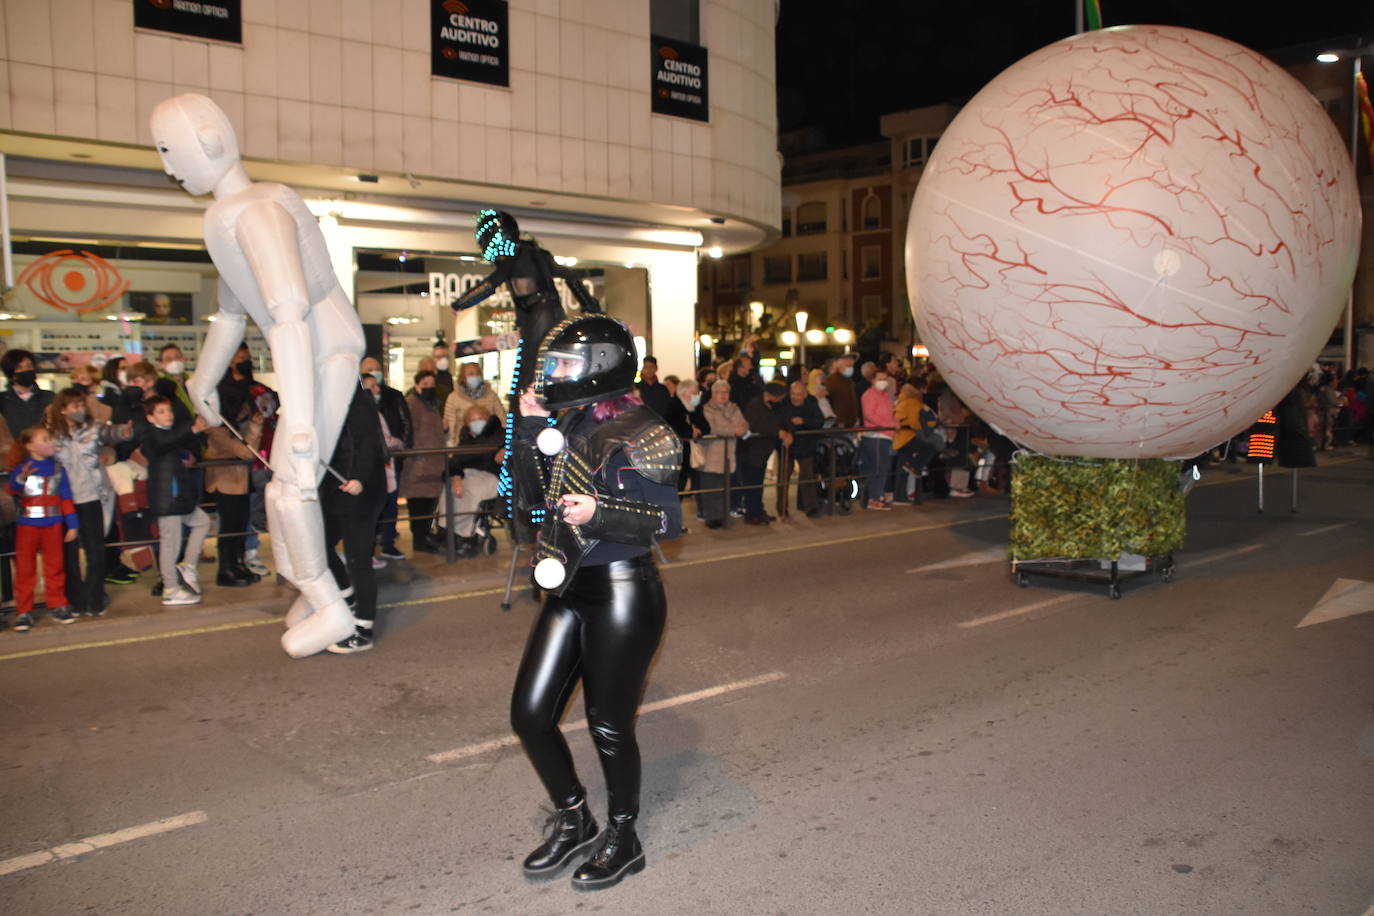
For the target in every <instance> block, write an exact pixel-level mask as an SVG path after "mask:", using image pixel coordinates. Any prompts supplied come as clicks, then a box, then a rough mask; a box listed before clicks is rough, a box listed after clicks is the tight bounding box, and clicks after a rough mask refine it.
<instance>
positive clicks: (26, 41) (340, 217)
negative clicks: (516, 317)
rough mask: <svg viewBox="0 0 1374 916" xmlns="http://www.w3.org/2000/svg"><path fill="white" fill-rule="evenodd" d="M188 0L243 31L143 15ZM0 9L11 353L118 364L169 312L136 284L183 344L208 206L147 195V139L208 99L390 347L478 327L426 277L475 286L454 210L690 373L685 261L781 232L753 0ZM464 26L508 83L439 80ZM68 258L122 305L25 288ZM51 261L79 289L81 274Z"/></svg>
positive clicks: (757, 8) (210, 300)
mask: <svg viewBox="0 0 1374 916" xmlns="http://www.w3.org/2000/svg"><path fill="white" fill-rule="evenodd" d="M144 7H147V8H148V9H144ZM192 8H194V10H195V11H197V15H201V16H210V15H211V13H214V14H215V16H219V14H220V13H223V16H220V18H222V19H227V20H228V21H229V22H230V24H237V26H238V34H237V36H235V35H234V34H233V33H232V32H228V31H220V32H217V33H216V34H215V36H213V37H206V36H204V35H200V34H192V33H193V32H194V31H195V30H196V29H198V28H200V25H199V24H198V23H192V24H191V25H190V26H185V27H183V26H181V25H177V24H175V23H174V24H173V26H172V29H173V30H172V31H169V30H167V29H166V28H165V27H163V26H162V25H158V26H157V27H150V26H149V25H148V23H149V22H150V21H152V20H150V19H149V18H148V17H149V16H164V17H165V16H168V15H172V14H173V13H177V12H178V11H186V10H190V9H192ZM460 8H461V9H460ZM240 9H241V13H240V12H239V10H240ZM150 10H151V11H152V12H150ZM483 11H487V12H483ZM3 14H4V34H3V46H0V51H3V59H0V77H3V79H4V85H3V87H0V152H2V153H4V154H5V158H6V168H5V170H4V173H5V177H6V187H5V189H4V190H5V201H6V203H7V205H8V211H9V232H10V236H11V239H12V242H13V251H14V261H13V267H12V271H11V273H9V274H8V275H7V276H6V284H5V285H6V286H7V287H13V289H12V290H11V292H9V293H8V294H7V296H6V303H5V308H6V309H7V311H6V313H5V314H9V315H13V314H26V315H33V316H34V318H35V320H34V321H32V322H19V321H16V320H14V319H9V320H5V319H0V337H3V338H5V340H6V341H7V342H8V343H9V344H10V345H27V346H29V347H31V348H34V349H40V348H41V349H45V350H52V349H55V348H56V347H57V346H59V343H60V344H61V345H62V346H67V345H69V344H72V343H74V342H78V341H81V340H85V341H87V342H88V343H90V344H96V343H99V345H100V346H101V348H103V349H115V348H117V347H119V348H125V347H131V348H134V349H137V348H139V347H140V346H141V345H142V343H143V342H144V338H145V337H146V338H150V339H157V338H158V337H159V334H161V333H162V332H160V331H154V330H153V328H154V322H153V321H151V320H149V319H150V318H153V319H157V318H166V317H168V316H165V315H160V314H159V315H152V314H150V313H146V312H140V310H139V309H138V308H136V307H135V306H136V305H137V304H138V303H142V302H145V301H150V300H147V297H148V296H152V295H162V296H168V297H170V298H171V299H172V301H174V302H175V303H176V309H175V311H176V312H177V315H176V316H175V317H176V318H177V321H178V322H180V321H182V320H183V319H184V320H185V324H169V325H167V326H166V328H165V331H166V334H171V335H172V338H173V339H192V338H195V337H197V336H198V334H199V333H203V331H202V330H201V329H203V327H204V325H203V324H201V323H200V322H201V321H202V320H203V319H205V318H206V317H207V316H208V315H210V314H212V313H213V312H214V310H215V303H214V289H215V277H214V270H213V267H212V266H211V265H209V263H208V258H206V257H205V256H204V250H203V246H202V245H201V227H200V217H201V214H202V212H203V209H204V207H205V205H206V201H205V200H203V199H201V200H196V199H192V198H190V197H188V196H187V195H186V194H185V193H184V192H182V191H180V190H179V189H176V188H173V187H170V186H169V185H168V183H167V180H166V178H165V176H163V175H162V174H161V167H160V164H159V163H158V159H157V156H156V154H155V152H154V151H153V149H152V146H151V142H152V139H151V136H150V135H149V128H148V116H149V113H150V112H151V111H152V109H153V107H154V106H156V105H157V104H158V103H159V102H161V101H162V100H163V99H166V98H168V97H171V96H173V95H176V94H178V93H182V92H199V93H203V94H206V95H208V96H209V97H211V98H212V99H214V100H215V101H216V102H217V103H218V104H219V105H220V107H222V108H223V109H224V110H225V112H226V113H227V114H228V116H229V119H230V121H231V122H232V123H233V124H234V126H235V128H236V130H237V133H238V136H239V142H240V146H241V149H242V153H243V158H244V162H245V166H246V167H247V170H248V172H249V174H250V176H251V177H252V178H254V179H255V180H272V181H281V182H283V183H285V184H288V185H290V186H292V187H294V188H296V189H297V190H298V191H299V192H300V193H301V195H302V196H303V197H304V198H305V200H306V202H307V204H308V205H309V206H310V207H311V209H312V211H313V212H314V213H315V214H316V216H317V217H318V219H319V221H320V224H321V227H322V229H323V230H324V233H325V236H326V240H327V241H328V243H329V246H330V251H331V256H332V257H333V259H334V262H335V266H336V269H337V271H338V273H339V275H340V278H341V280H342V281H343V282H344V287H345V289H347V290H349V291H350V292H351V293H352V294H354V297H355V301H356V303H357V305H358V307H359V311H360V314H361V317H362V319H363V321H364V323H365V324H374V325H379V326H384V327H389V328H391V329H392V331H393V333H394V336H395V337H396V339H398V340H400V339H403V338H405V337H406V335H407V334H408V335H410V337H412V338H415V339H417V340H429V339H432V338H433V337H434V336H435V334H436V332H443V333H444V334H445V336H447V337H449V338H450V339H454V338H457V339H463V338H465V337H476V336H479V334H483V333H487V331H488V328H487V327H479V318H478V316H477V315H476V310H473V312H472V313H465V315H464V316H462V317H461V318H460V320H459V321H458V322H457V323H456V324H455V322H454V319H453V317H452V316H451V314H450V312H449V310H448V309H446V308H445V307H444V305H443V304H442V303H435V302H432V301H431V299H430V297H429V295H428V293H429V290H430V288H431V287H430V284H429V277H427V276H424V274H429V273H440V274H441V275H447V273H453V272H455V271H456V272H457V273H458V274H459V278H460V279H459V282H460V283H461V284H462V285H464V286H466V285H471V284H472V283H473V282H476V279H477V278H480V277H481V276H483V275H485V272H486V270H487V265H485V264H483V263H481V262H479V261H477V260H476V259H475V255H476V254H477V250H476V243H475V241H474V239H473V237H472V224H473V223H472V217H473V214H474V212H475V211H476V210H477V209H479V208H481V207H484V206H495V207H499V208H502V209H506V210H509V211H510V212H512V213H513V214H515V215H516V217H517V218H518V219H519V220H520V222H521V226H522V228H523V229H524V230H525V231H526V232H528V233H531V234H533V235H535V236H536V237H537V238H538V240H539V241H540V243H541V244H543V245H544V247H546V248H548V249H549V250H550V251H552V252H554V253H555V254H557V255H559V256H560V257H564V258H565V259H567V260H568V262H569V263H573V264H576V265H577V269H578V270H580V271H583V272H584V273H585V276H586V279H587V281H588V282H589V283H591V284H592V285H593V286H594V288H596V289H597V290H598V291H599V292H601V293H602V294H603V295H605V296H606V297H607V301H606V306H607V309H608V311H610V312H611V313H612V314H616V315H618V316H619V317H622V318H624V319H625V320H626V321H627V322H628V323H629V324H630V325H631V327H632V328H633V330H634V331H635V333H636V334H637V335H641V336H643V337H644V338H646V343H647V345H648V346H649V347H651V348H652V349H654V350H656V351H657V353H656V355H657V356H659V358H660V361H661V364H662V366H663V368H664V371H679V372H683V371H688V370H689V369H690V367H691V362H692V344H691V341H692V336H693V334H692V332H693V330H694V322H693V318H694V309H693V307H694V303H695V277H696V265H697V260H698V257H699V256H700V252H701V251H702V250H704V249H706V248H708V247H712V246H720V247H722V248H723V249H724V250H725V251H726V252H733V251H740V250H745V249H748V248H750V247H753V246H757V245H760V244H763V243H765V242H767V241H769V240H771V239H772V238H776V237H778V236H779V235H780V232H781V226H780V222H779V214H780V213H781V209H782V208H781V203H780V194H781V191H780V179H779V166H778V158H777V154H776V124H775V113H774V75H773V66H774V65H773V30H774V24H775V17H776V6H775V3H774V2H773V0H739V2H728V3H727V2H714V0H652V2H650V3H644V4H620V3H616V2H613V0H581V2H577V3H568V2H563V3H558V2H552V0H513V2H510V3H505V2H501V0H472V2H471V3H461V2H458V0H311V2H306V0H243V3H242V4H241V7H240V5H239V4H224V5H222V6H221V5H219V4H215V3H203V4H187V5H180V6H178V5H169V4H167V3H165V2H154V0H134V2H132V3H131V2H129V0H52V2H46V0H45V2H39V0H8V2H6V3H5V4H4V6H3ZM483 15H490V16H491V17H492V19H491V22H492V26H491V29H490V35H483V36H479V37H480V38H481V41H482V42H484V43H485V48H486V50H485V51H484V52H483V53H482V54H481V55H479V56H480V58H482V59H488V60H491V61H493V62H495V61H499V62H500V63H501V65H502V67H503V68H504V74H505V84H499V82H498V83H493V82H482V81H479V80H478V79H473V78H451V77H450V76H447V75H440V73H439V71H441V70H443V69H444V67H445V66H447V65H446V63H445V61H448V62H449V63H452V62H454V61H457V62H459V63H461V62H462V61H463V60H464V59H466V58H467V57H469V56H472V55H469V54H468V52H466V51H461V52H454V53H452V54H450V53H449V51H447V50H445V48H448V47H449V45H451V44H452V42H453V41H454V40H459V39H466V38H467V37H469V36H470V34H473V33H477V32H480V31H482V29H479V28H477V27H476V26H473V23H474V22H475V21H477V20H479V19H480V17H481V16H483ZM498 18H499V20H500V21H499V23H498V22H497V19H498ZM163 21H164V20H158V22H159V23H161V22H163ZM481 21H483V22H485V21H486V20H481ZM455 22H456V23H458V24H459V25H463V28H462V29H459V28H458V25H455ZM479 24H480V23H479ZM223 25H224V23H217V24H215V27H221V26H223ZM498 26H499V28H498ZM178 28H180V29H182V31H180V32H178V31H175V29H178ZM482 28H486V27H485V26H483V27H482ZM455 36H456V37H455ZM445 41H448V44H445ZM441 52H443V53H441ZM488 52H489V53H488ZM473 59H474V60H476V59H478V57H473ZM482 79H486V77H482ZM665 80H667V87H665V85H664V82H665ZM679 87H680V88H681V89H682V91H681V92H679ZM684 99H685V100H686V101H683V100H684ZM660 102H663V103H668V102H673V103H675V104H678V109H677V110H672V111H668V112H666V113H665V112H664V111H662V110H660V109H662V108H663V105H661V104H660ZM683 106H687V108H689V109H690V110H687V111H685V113H684V111H683V110H682V108H683ZM692 106H695V107H694V108H693V107H692ZM669 107H671V106H669ZM67 249H70V250H72V251H73V252H75V254H74V257H75V258H77V259H82V258H85V256H84V255H82V254H81V252H88V253H89V254H90V255H91V257H94V258H98V259H100V260H101V261H103V262H104V263H105V264H106V265H107V266H108V267H109V268H110V269H112V270H113V271H114V272H115V273H116V274H118V276H119V277H120V281H119V282H121V283H122V282H124V281H128V286H127V289H126V291H125V292H124V294H122V295H121V296H118V297H115V298H113V299H111V300H110V302H109V303H108V304H107V305H106V306H104V307H102V308H100V309H95V310H93V311H89V312H88V311H81V310H78V309H75V308H71V307H69V306H70V305H71V303H70V302H68V301H66V300H64V299H63V297H62V296H61V295H58V296H57V300H58V301H56V302H52V301H49V299H52V296H51V295H47V294H45V293H44V292H43V289H42V288H41V287H33V286H32V285H30V284H25V283H20V282H19V277H20V275H21V274H22V273H23V272H24V270H25V268H26V267H28V266H30V264H32V263H33V262H35V261H38V260H40V259H41V258H43V257H44V256H47V255H52V254H53V253H55V252H60V251H64V250H67ZM429 261H434V262H435V265H436V266H435V269H434V270H427V269H425V265H426V263H427V262H429ZM455 264H457V265H466V266H464V267H462V269H461V270H460V269H458V268H455V267H454V265H455ZM66 265H67V266H66V267H65V268H62V269H65V270H67V271H68V273H69V274H71V273H73V272H75V273H79V274H81V279H80V280H78V279H70V280H68V281H67V282H70V283H77V282H80V283H82V284H83V285H84V284H87V283H89V284H92V285H94V284H95V283H96V277H95V274H96V273H98V272H99V270H100V269H101V268H99V266H98V265H96V263H95V261H91V260H89V259H87V260H83V261H82V263H80V264H77V263H76V262H75V261H73V260H72V259H71V258H68V259H67V262H66ZM360 265H361V269H360ZM40 268H42V265H40ZM417 268H418V269H417ZM42 269H46V268H42ZM35 290H37V291H35ZM49 292H51V291H50V290H49ZM45 295H46V296H47V298H45ZM140 296H142V298H139V297H140ZM158 301H159V302H161V301H162V300H158ZM136 313H137V314H136ZM120 314H123V315H126V316H128V317H127V318H126V319H125V320H114V321H106V320H105V319H106V318H109V317H111V316H114V317H115V318H116V319H117V318H118V316H119V315H120ZM140 314H142V315H144V316H145V317H144V318H143V320H142V321H137V320H135V319H138V317H139V315H140ZM388 318H402V319H405V320H406V321H408V322H410V323H408V324H403V325H400V324H393V325H389V326H388V325H386V319H388ZM411 319H414V320H413V321H411ZM493 320H495V319H492V318H490V316H485V317H484V318H483V321H484V322H486V323H488V324H489V323H490V322H491V321H493ZM54 325H55V326H57V330H56V331H53V332H52V333H49V330H50V327H49V326H54ZM69 325H70V328H69V327H68V326H69ZM138 325H142V327H141V329H140V327H138ZM78 326H82V327H84V328H85V330H83V331H81V332H80V333H77V331H76V330H74V329H75V328H77V327H78ZM397 328H400V329H402V330H403V331H404V333H401V331H398V330H397ZM64 335H65V336H64ZM59 338H61V340H60V341H59ZM69 338H70V339H69ZM191 342H192V343H194V340H192V341H191ZM411 362H413V357H411ZM401 365H403V366H404V365H405V364H404V362H403V363H402V364H401Z"/></svg>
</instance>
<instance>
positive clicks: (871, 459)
mask: <svg viewBox="0 0 1374 916" xmlns="http://www.w3.org/2000/svg"><path fill="white" fill-rule="evenodd" d="M896 403H897V402H896V395H895V393H894V392H893V390H892V376H890V375H888V374H887V373H886V372H883V371H881V370H879V371H878V372H876V373H875V374H874V375H873V384H872V385H870V386H869V387H868V389H867V390H866V391H865V392H864V396H863V411H864V426H867V427H878V428H877V429H870V430H868V431H867V432H864V433H863V434H862V439H863V456H864V457H863V461H864V470H865V473H866V474H867V475H868V508H870V509H891V508H892V492H891V491H889V490H887V480H888V471H889V470H891V465H892V433H893V427H895V426H896V425H897V414H896Z"/></svg>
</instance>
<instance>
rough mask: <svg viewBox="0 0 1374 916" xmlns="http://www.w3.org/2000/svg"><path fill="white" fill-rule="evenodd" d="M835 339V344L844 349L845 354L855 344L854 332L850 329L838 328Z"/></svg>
mask: <svg viewBox="0 0 1374 916" xmlns="http://www.w3.org/2000/svg"><path fill="white" fill-rule="evenodd" d="M834 337H835V343H837V344H839V345H840V346H842V347H844V349H845V352H848V351H849V345H850V344H851V343H853V342H854V332H853V331H851V330H849V328H836V329H835V334H834Z"/></svg>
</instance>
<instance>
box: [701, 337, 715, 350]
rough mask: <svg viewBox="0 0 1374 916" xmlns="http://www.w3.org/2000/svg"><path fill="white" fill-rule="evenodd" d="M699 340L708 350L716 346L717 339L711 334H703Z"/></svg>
mask: <svg viewBox="0 0 1374 916" xmlns="http://www.w3.org/2000/svg"><path fill="white" fill-rule="evenodd" d="M698 340H700V341H701V345H702V346H703V347H705V348H706V349H708V350H709V349H711V348H712V347H714V346H715V345H716V339H715V338H714V337H712V336H711V335H710V334H702V335H701V337H699V338H698Z"/></svg>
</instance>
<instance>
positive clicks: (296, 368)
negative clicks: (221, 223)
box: [216, 200, 320, 500]
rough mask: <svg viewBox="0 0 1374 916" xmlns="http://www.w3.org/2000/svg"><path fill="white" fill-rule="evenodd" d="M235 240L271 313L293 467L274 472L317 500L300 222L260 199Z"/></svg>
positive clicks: (242, 217)
mask: <svg viewBox="0 0 1374 916" xmlns="http://www.w3.org/2000/svg"><path fill="white" fill-rule="evenodd" d="M234 236H235V238H236V239H237V240H238V243H239V245H241V246H242V247H243V253H244V255H245V257H247V259H248V264H249V266H250V267H252V269H253V278H254V280H256V282H257V284H258V289H259V290H260V291H261V293H262V299H263V302H264V303H266V305H267V309H268V311H270V312H271V313H272V327H271V328H269V329H268V330H267V344H268V347H269V348H270V349H271V351H272V365H273V368H274V369H275V371H276V373H277V396H278V397H279V398H280V399H281V413H280V415H279V416H280V419H279V421H278V423H279V427H278V431H277V435H278V436H283V435H284V436H286V437H287V443H288V445H289V447H290V458H289V463H290V468H289V469H286V468H282V467H281V466H280V462H278V467H277V468H276V473H277V474H278V475H279V476H281V477H283V478H285V479H284V482H285V483H287V484H288V485H289V486H292V487H294V488H295V489H296V490H297V491H298V492H299V493H300V495H301V498H303V499H306V500H313V499H315V498H316V489H315V488H316V484H317V483H318V481H319V470H318V469H319V459H320V456H319V445H318V443H317V441H316V437H315V408H316V405H315V352H314V345H313V343H312V341H311V335H310V328H309V326H308V325H307V324H306V317H307V315H308V314H309V312H310V299H309V293H308V290H307V288H306V282H305V271H304V269H303V267H302V265H301V249H300V240H299V234H298V231H297V227H296V222H295V220H293V219H292V218H291V214H290V213H288V212H287V211H286V208H284V207H282V206H281V205H280V204H279V203H277V202H276V201H272V200H258V201H254V202H253V203H250V204H248V206H246V207H244V208H243V210H242V211H241V212H240V213H239V216H238V220H237V222H236V223H235V226H234ZM216 323H218V322H216ZM284 470H285V471H286V473H285V474H283V471H284Z"/></svg>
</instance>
